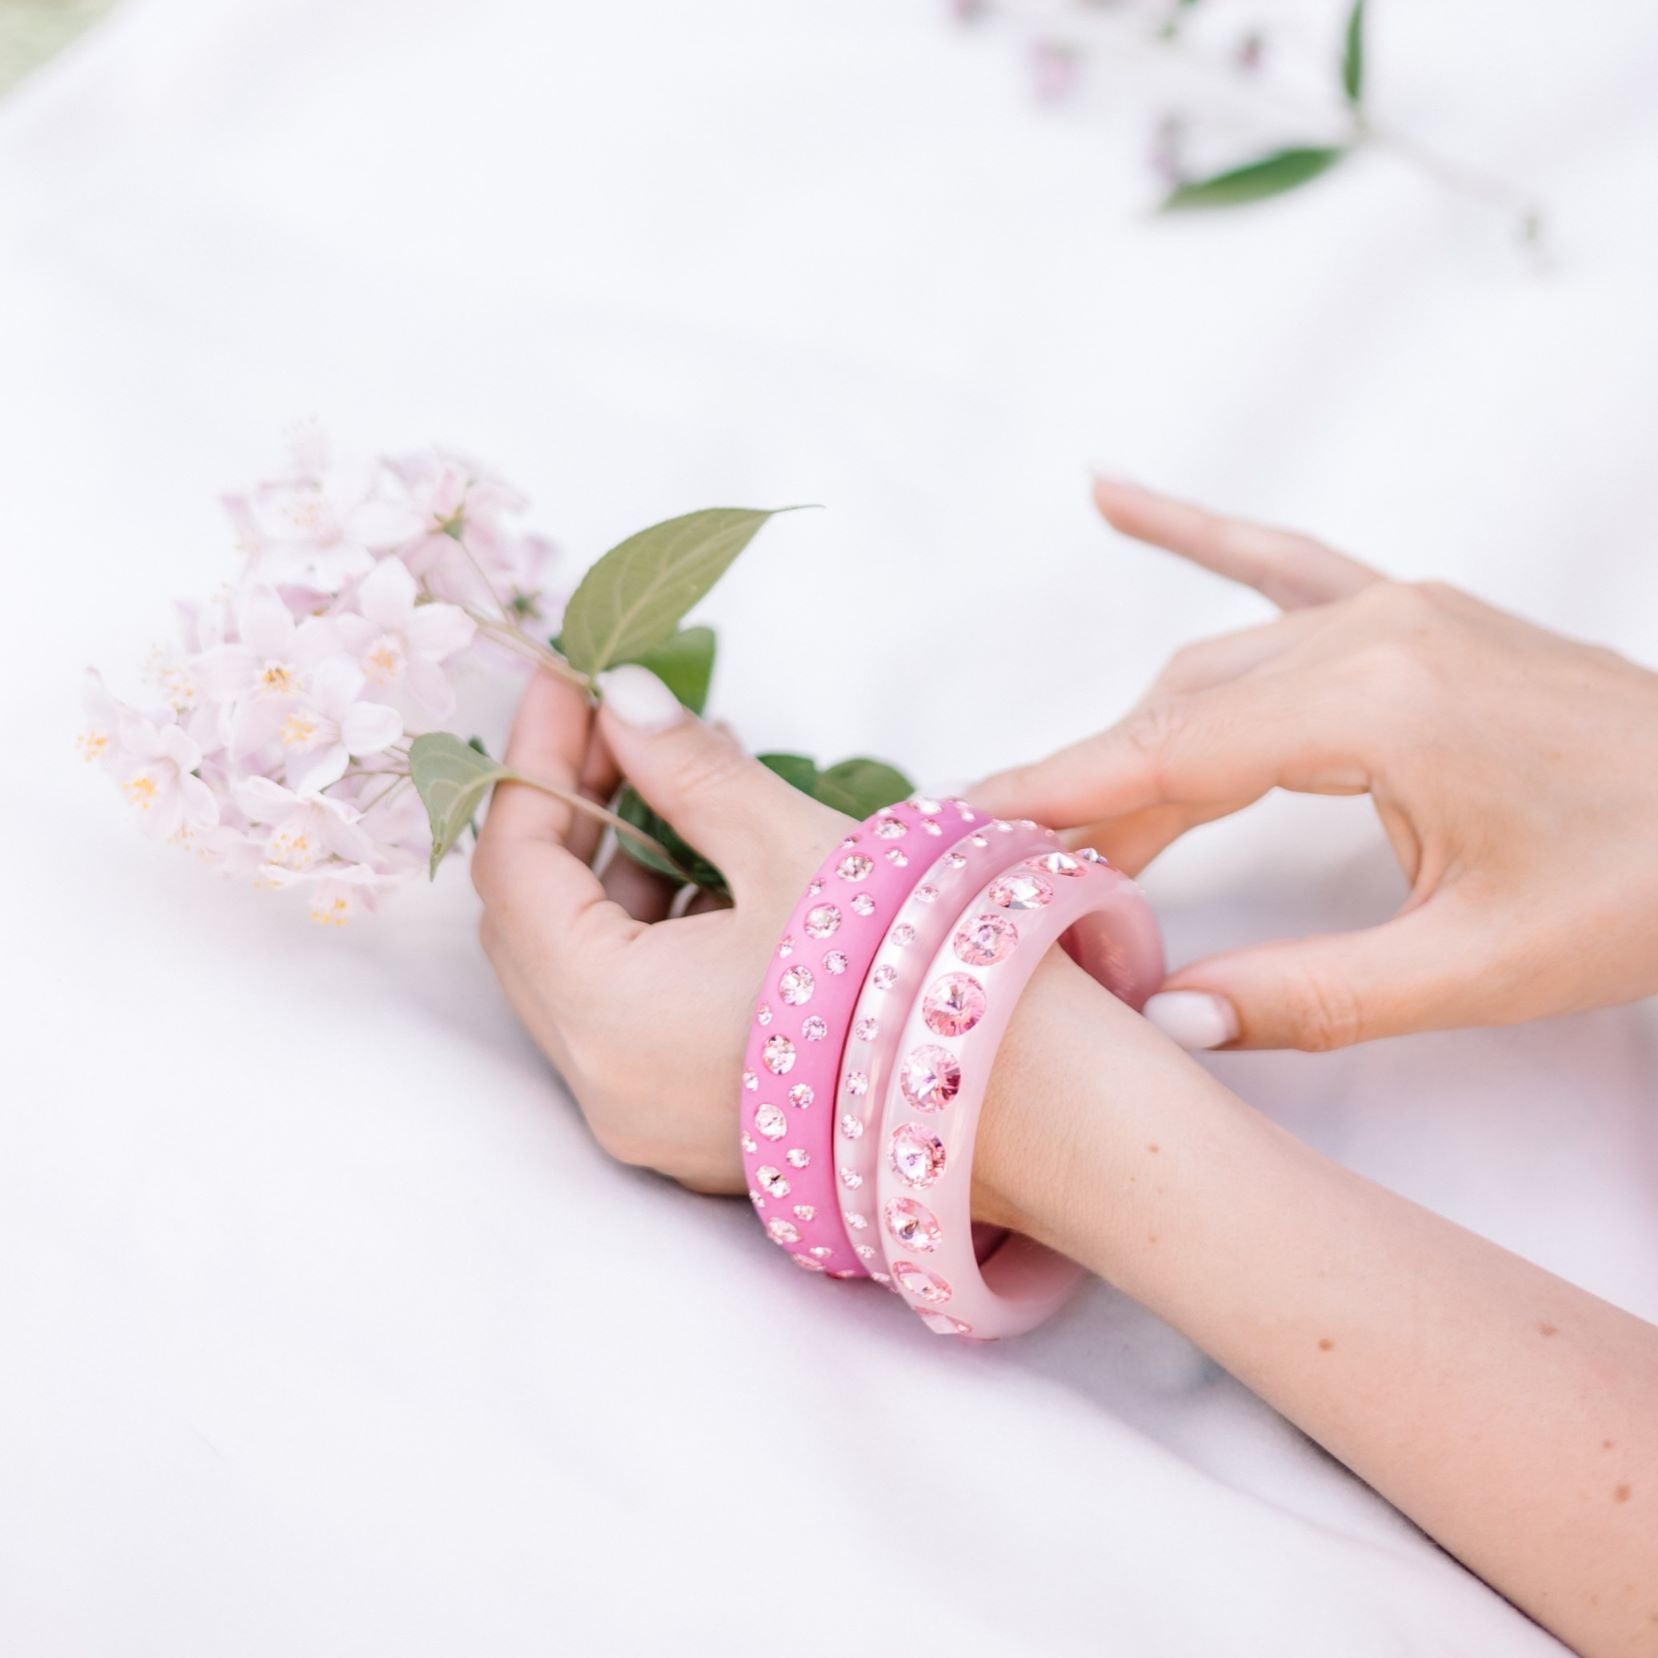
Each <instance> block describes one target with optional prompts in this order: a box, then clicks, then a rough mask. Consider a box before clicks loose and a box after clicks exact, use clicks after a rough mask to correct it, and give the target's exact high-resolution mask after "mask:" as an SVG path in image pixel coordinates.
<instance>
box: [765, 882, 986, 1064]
mask: <svg viewBox="0 0 1658 1658" xmlns="http://www.w3.org/2000/svg"><path fill="white" fill-rule="evenodd" d="M1018 942H1019V929H1018V928H1017V927H1015V926H1014V924H1013V923H1012V922H1011V921H1009V920H1008V918H1007V917H1006V916H1005V915H996V914H993V913H986V914H984V915H981V916H979V918H978V919H977V920H976V921H969V922H968V923H967V925H966V926H965V927H963V928H962V929H961V931H960V932H958V933H957V934H956V936H955V937H954V938H953V939H952V940H951V948H952V949H953V950H954V951H955V952H956V956H957V957H958V959H959V960H961V961H964V962H966V963H967V965H968V966H969V967H994V966H995V965H996V963H997V962H999V961H1001V960H1002V959H1003V958H1004V957H1005V956H1006V955H1007V954H1008V953H1009V952H1010V951H1011V950H1012V949H1013V947H1014V945H1016V944H1017V943H1018ZM774 1040H775V1038H774Z"/></svg>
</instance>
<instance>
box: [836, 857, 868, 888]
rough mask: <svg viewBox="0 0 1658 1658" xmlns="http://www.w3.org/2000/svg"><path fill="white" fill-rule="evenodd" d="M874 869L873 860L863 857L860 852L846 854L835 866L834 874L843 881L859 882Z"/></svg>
mask: <svg viewBox="0 0 1658 1658" xmlns="http://www.w3.org/2000/svg"><path fill="white" fill-rule="evenodd" d="M874 867H875V860H874V859H873V858H868V857H865V856H864V854H863V853H862V852H848V853H847V854H846V856H845V857H844V858H842V859H841V861H840V862H839V863H838V864H836V865H835V873H836V874H837V875H838V876H840V878H841V879H842V880H843V881H861V880H863V878H864V877H865V876H866V875H867V874H868V873H869V872H870V870H872V869H873V868H874Z"/></svg>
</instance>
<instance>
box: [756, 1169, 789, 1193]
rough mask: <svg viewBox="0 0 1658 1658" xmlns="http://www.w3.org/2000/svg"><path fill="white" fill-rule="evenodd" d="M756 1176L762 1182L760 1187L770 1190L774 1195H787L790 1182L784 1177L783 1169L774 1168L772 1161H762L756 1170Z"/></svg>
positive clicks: (764, 1190) (766, 1190)
mask: <svg viewBox="0 0 1658 1658" xmlns="http://www.w3.org/2000/svg"><path fill="white" fill-rule="evenodd" d="M754 1178H755V1179H756V1180H758V1181H759V1182H760V1189H761V1191H763V1192H769V1193H770V1194H771V1196H773V1197H787V1196H788V1195H789V1183H788V1181H787V1180H785V1179H784V1178H783V1171H782V1170H781V1169H774V1168H773V1167H772V1166H771V1164H770V1163H762V1164H761V1165H760V1167H759V1168H757V1169H756V1170H755V1171H754Z"/></svg>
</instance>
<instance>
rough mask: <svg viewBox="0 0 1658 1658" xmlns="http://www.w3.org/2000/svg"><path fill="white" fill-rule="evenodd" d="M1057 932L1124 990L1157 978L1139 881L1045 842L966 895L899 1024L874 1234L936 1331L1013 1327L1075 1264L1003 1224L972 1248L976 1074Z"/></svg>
mask: <svg viewBox="0 0 1658 1658" xmlns="http://www.w3.org/2000/svg"><path fill="white" fill-rule="evenodd" d="M1067 932H1068V933H1069V935H1070V936H1069V938H1068V939H1067V940H1066V945H1067V948H1068V949H1069V950H1070V951H1071V953H1072V954H1073V955H1075V956H1076V957H1077V958H1078V959H1079V960H1081V961H1082V962H1084V963H1085V964H1088V963H1092V964H1095V965H1096V966H1097V968H1098V969H1100V970H1101V971H1104V972H1112V971H1116V972H1117V973H1118V974H1119V975H1120V978H1121V982H1123V983H1124V984H1125V985H1126V986H1131V987H1142V988H1136V989H1131V990H1130V994H1129V996H1128V997H1126V998H1125V999H1127V1000H1130V1001H1133V1000H1134V997H1135V995H1136V994H1137V995H1139V996H1140V997H1142V998H1143V996H1144V994H1145V992H1146V990H1148V989H1150V988H1154V987H1155V983H1156V981H1157V980H1158V979H1159V978H1160V977H1161V967H1162V961H1161V957H1162V946H1161V943H1160V942H1159V939H1158V933H1157V924H1156V922H1155V921H1154V920H1153V919H1152V915H1151V911H1150V909H1149V908H1148V907H1147V905H1146V902H1145V900H1144V899H1143V898H1142V897H1141V895H1140V890H1139V888H1138V887H1136V886H1135V885H1134V883H1133V882H1132V881H1130V880H1129V879H1128V878H1127V877H1126V876H1124V875H1121V874H1119V873H1118V872H1117V871H1116V870H1114V869H1112V868H1111V867H1110V866H1109V865H1108V864H1106V863H1105V862H1104V861H1103V860H1100V859H1099V857H1098V854H1097V853H1095V854H1090V853H1087V852H1084V853H1081V854H1079V855H1078V856H1077V857H1075V858H1072V857H1069V856H1067V855H1066V854H1063V853H1050V854H1047V855H1044V856H1038V857H1034V858H1028V859H1024V860H1022V861H1020V862H1018V863H1015V864H1013V865H1012V866H1011V867H1010V868H1008V869H1007V870H1005V871H1004V872H1003V873H1002V874H1001V875H999V876H997V878H996V879H995V880H994V881H992V882H990V883H989V885H988V886H986V887H984V888H983V889H982V890H981V891H979V892H978V893H976V894H975V895H974V897H973V899H972V901H971V902H970V903H969V905H968V906H967V908H966V909H965V910H964V911H963V912H962V914H961V917H960V920H959V923H958V925H957V926H956V927H955V928H953V929H952V931H951V936H950V937H949V938H947V939H946V940H945V941H944V942H943V943H942V944H941V945H940V946H939V947H938V949H937V950H935V951H934V953H933V956H932V959H931V961H930V962H929V963H928V965H927V970H926V974H925V977H924V980H923V987H922V993H921V997H920V999H919V1000H918V1001H917V1002H916V1003H915V1005H914V1006H913V1007H912V1008H911V1009H910V1013H909V1016H908V1017H907V1018H906V1019H905V1021H904V1028H903V1030H902V1032H901V1033H900V1036H899V1047H898V1052H899V1059H898V1065H897V1069H896V1071H895V1072H894V1074H893V1076H892V1077H891V1079H890V1080H889V1081H888V1083H887V1087H886V1092H885V1099H884V1102H883V1109H882V1115H881V1144H880V1147H879V1156H878V1160H877V1164H876V1197H877V1199H878V1205H879V1208H878V1214H879V1224H880V1240H881V1247H882V1249H883V1250H884V1252H885V1256H886V1261H887V1270H888V1271H889V1272H890V1273H891V1275H892V1280H893V1286H894V1288H895V1289H897V1290H898V1292H899V1293H900V1294H901V1295H902V1296H903V1297H904V1299H905V1300H906V1301H908V1302H909V1303H910V1305H911V1306H912V1307H913V1308H914V1309H915V1311H916V1312H918V1313H919V1314H920V1315H921V1317H922V1320H923V1321H924V1322H925V1323H926V1324H927V1326H928V1328H929V1329H931V1330H934V1331H936V1332H937V1333H938V1334H940V1335H959V1336H976V1337H980V1338H985V1337H992V1336H1008V1335H1016V1334H1017V1333H1018V1332H1019V1331H1021V1330H1028V1329H1030V1328H1031V1327H1032V1326H1033V1325H1035V1324H1039V1323H1041V1321H1042V1320H1043V1319H1044V1318H1046V1317H1047V1316H1048V1315H1049V1314H1050V1313H1052V1312H1053V1311H1054V1310H1055V1309H1056V1308H1057V1307H1058V1306H1059V1305H1060V1303H1061V1302H1062V1301H1063V1300H1064V1299H1065V1298H1066V1296H1067V1295H1068V1294H1069V1293H1070V1292H1071V1289H1072V1288H1073V1287H1074V1285H1075V1283H1076V1281H1077V1279H1078V1278H1080V1277H1081V1276H1082V1269H1081V1268H1080V1267H1078V1266H1076V1265H1074V1264H1073V1263H1072V1262H1070V1261H1068V1260H1066V1259H1065V1258H1064V1256H1062V1255H1058V1254H1056V1253H1054V1251H1052V1250H1050V1249H1047V1248H1045V1247H1044V1246H1042V1245H1041V1244H1038V1243H1035V1242H1033V1241H1032V1240H1031V1239H1029V1238H1023V1237H1019V1236H1017V1235H1014V1236H1010V1237H1009V1238H1008V1239H1007V1240H1006V1242H1005V1243H1003V1244H1002V1245H1001V1247H1000V1248H999V1249H997V1250H996V1251H995V1253H994V1254H993V1255H991V1257H990V1258H989V1259H988V1260H987V1261H986V1262H985V1263H984V1266H983V1268H982V1270H981V1268H980V1265H979V1262H978V1260H977V1259H976V1257H975V1254H974V1249H973V1213H972V1197H973V1142H974V1138H975V1136H976V1135H977V1132H978V1124H979V1112H980V1109H981V1107H982V1106H983V1103H984V1093H985V1086H986V1083H987V1082H988V1080H989V1077H990V1070H991V1066H992V1064H993V1063H994V1062H995V1058H996V1050H997V1048H998V1047H999V1046H1000V1045H1001V1041H1002V1037H1003V1035H1004V1033H1005V1032H1006V1030H1007V1026H1008V1021H1009V1020H1010V1019H1011V1018H1012V1016H1013V1009H1014V1005H1015V1004H1016V1003H1017V1001H1018V1000H1019V996H1020V994H1021V993H1022V992H1023V990H1024V988H1025V986H1026V985H1027V984H1028V983H1029V982H1030V978H1031V975H1032V974H1033V973H1034V972H1035V971H1036V967H1037V964H1038V963H1039V962H1040V961H1041V959H1042V957H1043V955H1044V954H1045V953H1046V952H1047V949H1048V947H1049V946H1050V945H1051V944H1054V943H1055V942H1057V941H1058V940H1059V938H1060V935H1061V934H1064V933H1067ZM1113 963H1115V968H1113V965H1112V964H1113ZM1148 981H1149V982H1148Z"/></svg>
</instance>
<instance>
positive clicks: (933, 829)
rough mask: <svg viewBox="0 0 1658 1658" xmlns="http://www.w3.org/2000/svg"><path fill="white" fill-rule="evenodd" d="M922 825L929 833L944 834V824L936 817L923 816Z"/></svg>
mask: <svg viewBox="0 0 1658 1658" xmlns="http://www.w3.org/2000/svg"><path fill="white" fill-rule="evenodd" d="M921 827H922V828H923V829H925V830H926V832H927V833H928V834H929V835H942V834H943V833H944V825H943V824H942V823H940V822H939V821H938V819H937V818H936V817H929V818H923V819H922V820H921Z"/></svg>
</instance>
